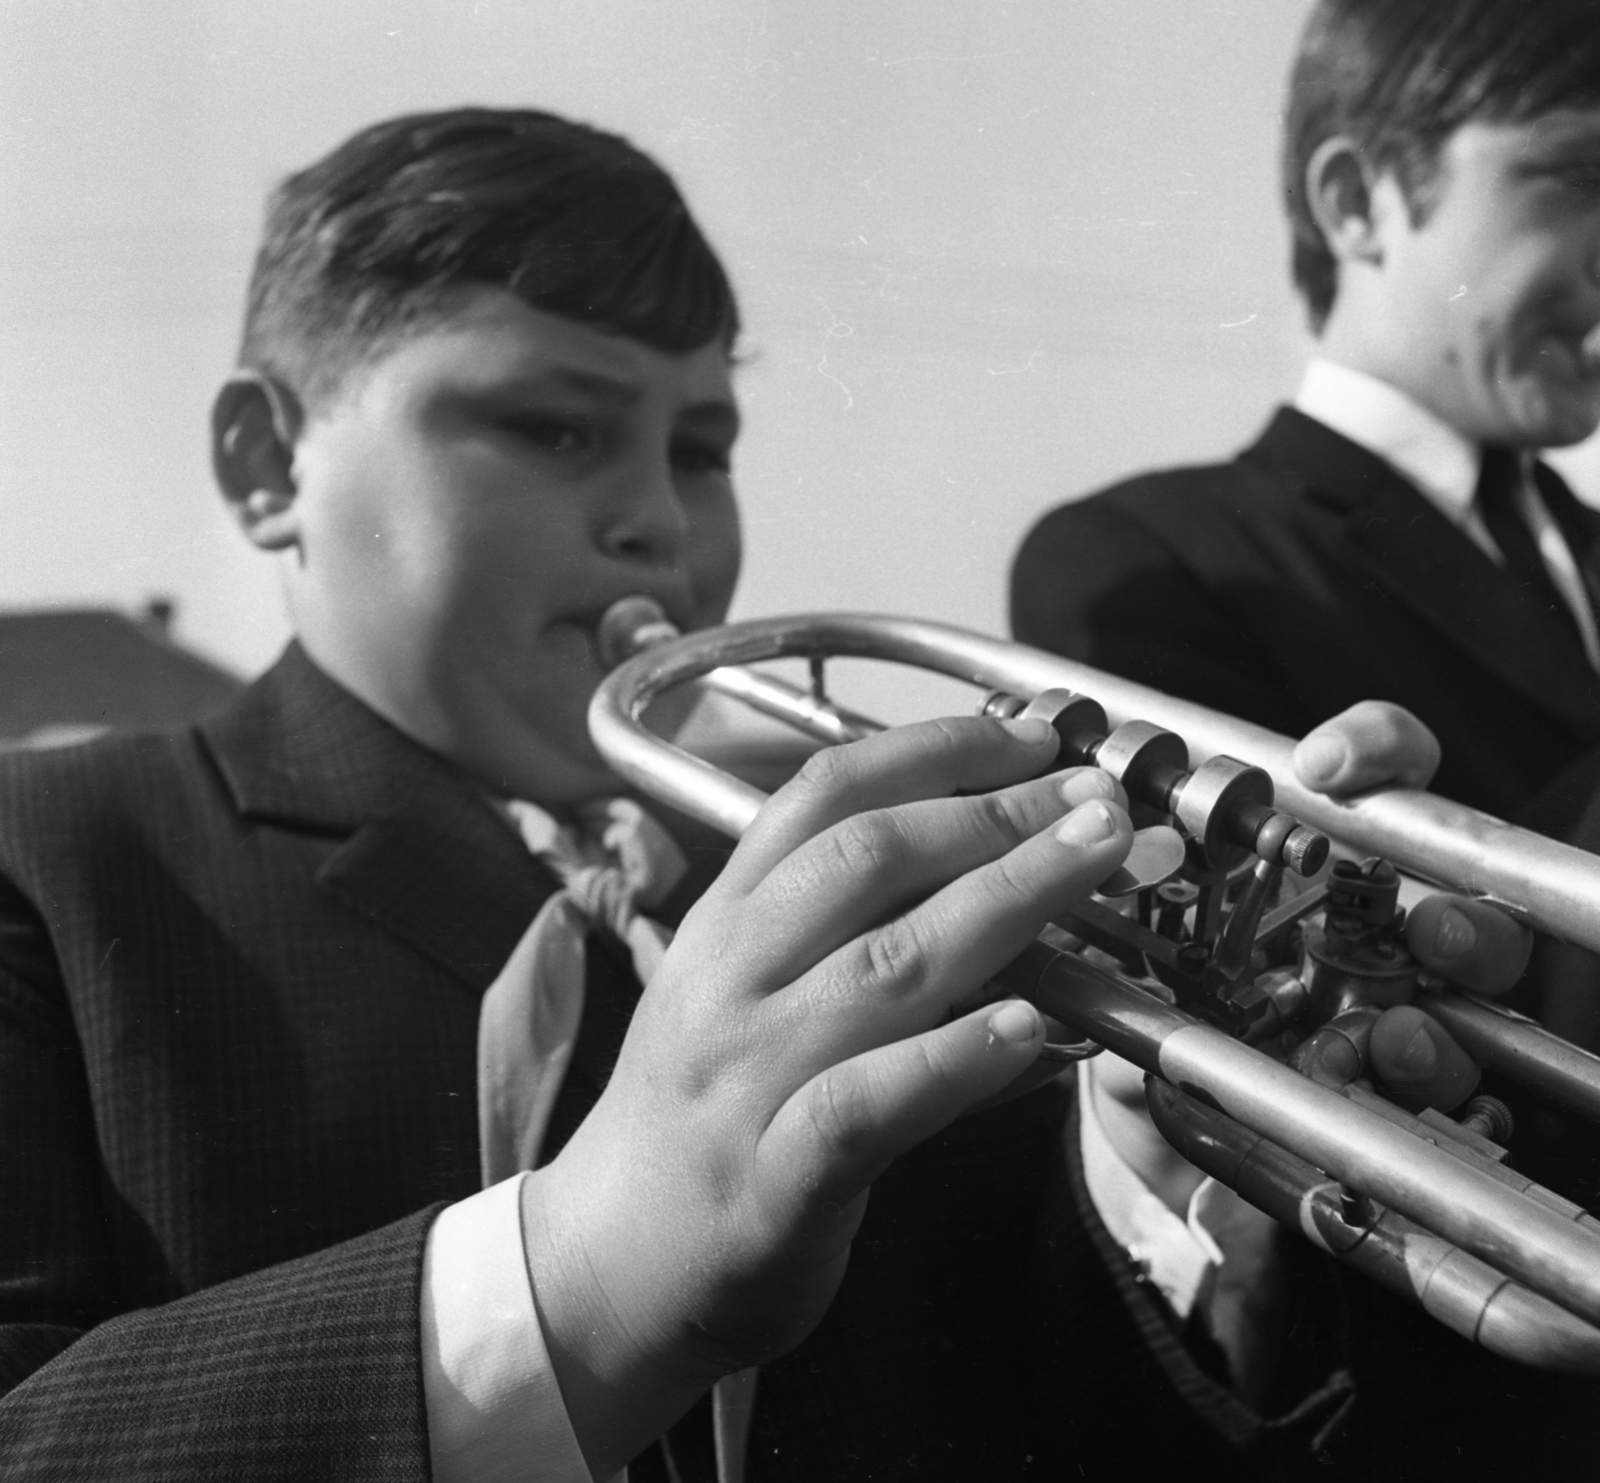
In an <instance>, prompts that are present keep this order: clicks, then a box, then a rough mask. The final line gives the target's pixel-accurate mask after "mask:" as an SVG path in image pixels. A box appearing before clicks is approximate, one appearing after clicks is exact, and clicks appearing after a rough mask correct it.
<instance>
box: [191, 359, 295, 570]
mask: <svg viewBox="0 0 1600 1483" xmlns="http://www.w3.org/2000/svg"><path fill="white" fill-rule="evenodd" d="M304 418H305V414H304V412H303V411H302V409H301V406H300V400H299V398H298V397H296V396H295V394H294V393H293V392H292V391H290V390H289V389H288V387H286V386H284V385H283V384H282V382H279V381H275V380H273V379H272V377H270V376H264V375H262V374H261V373H260V372H258V371H239V372H237V373H236V374H235V375H233V376H230V377H229V378H228V380H227V381H225V382H224V383H223V386H222V389H221V390H220V391H219V392H218V393H217V399H216V402H215V403H214V404H213V405H212V408H211V471H212V473H213V474H214V475H215V476H216V480H217V486H218V488H220V489H221V490H222V497H223V499H225V500H226V501H227V502H228V507H229V508H230V509H231V510H232V511H233V515H234V519H236V520H237V521H238V522H239V525H240V527H241V528H242V529H243V531H244V533H245V536H246V537H247V538H248V539H249V540H250V542H251V543H252V544H253V545H255V546H258V547H260V548H261V549H262V550H263V551H282V550H285V549H287V548H288V547H290V546H293V545H294V544H295V543H296V542H297V541H298V540H299V536H300V526H299V518H298V514H297V511H296V509H295V482H294V445H295V442H296V440H297V439H298V438H299V436H300V428H301V425H302V424H303V422H304Z"/></svg>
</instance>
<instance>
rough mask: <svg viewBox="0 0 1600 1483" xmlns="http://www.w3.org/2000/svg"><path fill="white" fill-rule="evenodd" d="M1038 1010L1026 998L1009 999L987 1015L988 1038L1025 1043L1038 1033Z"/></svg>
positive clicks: (1017, 1043) (1018, 1043)
mask: <svg viewBox="0 0 1600 1483" xmlns="http://www.w3.org/2000/svg"><path fill="white" fill-rule="evenodd" d="M1040 1023H1041V1022H1040V1019H1039V1011H1038V1010H1037V1009H1035V1008H1034V1007H1033V1006H1032V1005H1031V1004H1029V1003H1028V1001H1027V1000H1026V999H1010V1000H1007V1001H1006V1003H1004V1004H1002V1005H1001V1006H1000V1007H999V1008H998V1009H997V1010H995V1012H994V1013H993V1014H991V1015H990V1016H989V1038H990V1040H991V1041H994V1040H1008V1041H1010V1042H1011V1043H1012V1044H1013V1045H1025V1044H1026V1043H1027V1042H1028V1041H1030V1040H1032V1039H1033V1038H1034V1036H1035V1035H1037V1034H1038V1033H1039V1029H1040Z"/></svg>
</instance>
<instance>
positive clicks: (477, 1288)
mask: <svg viewBox="0 0 1600 1483" xmlns="http://www.w3.org/2000/svg"><path fill="white" fill-rule="evenodd" d="M532 1177H534V1176H532V1175H530V1174H518V1175H516V1176H514V1177H513V1178H511V1179H506V1180H503V1181H501V1183H499V1184H496V1185H491V1186H490V1187H489V1188H488V1189H486V1190H484V1191H483V1192H482V1193H481V1194H476V1195H473V1196H472V1197H471V1198H470V1199H467V1200H462V1201H461V1202H460V1203H458V1204H455V1205H451V1206H449V1207H448V1208H447V1209H446V1210H444V1211H443V1212H442V1213H441V1214H440V1216H439V1218H438V1220H436V1221H435V1222H434V1223H433V1228H432V1230H431V1231H429V1233H428V1244H427V1248H426V1250H425V1251H424V1253H423V1258H422V1312H421V1317H422V1390H423V1397H424V1400H425V1401H426V1404H427V1411H428V1449H429V1451H430V1453H431V1454H432V1458H433V1476H434V1480H435V1483H525V1480H533V1479H537V1480H539V1483H593V1479H592V1478H591V1477H590V1474H589V1469H588V1467H587V1465H586V1464H585V1463H584V1460H583V1452H582V1450H581V1449H580V1448H579V1446H578V1439H577V1438H576V1437H575V1436H574V1435H573V1431H572V1423H571V1422H570V1421H569V1420H568V1417H567V1408H566V1405H565V1403H564V1402H563V1401H562V1399H561V1389H560V1387H559V1386H558V1385H557V1383H556V1376H555V1371H554V1369H553V1368H552V1367H551V1364H550V1354H549V1351H548V1350H547V1349H546V1348H545V1341H544V1333H543V1331H542V1330H541V1328H540V1326H539V1314H538V1310H537V1309H536V1308H535V1307H534V1302H533V1285H532V1283H531V1281H530V1279H529V1276H528V1264H527V1259H526V1257H525V1255H524V1247H523V1240H522V1181H523V1180H524V1179H529V1178H532Z"/></svg>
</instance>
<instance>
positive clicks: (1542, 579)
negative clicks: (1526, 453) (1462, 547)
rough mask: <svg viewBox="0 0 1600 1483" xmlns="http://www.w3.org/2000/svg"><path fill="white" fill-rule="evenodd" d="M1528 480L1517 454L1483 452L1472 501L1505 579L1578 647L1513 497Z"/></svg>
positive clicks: (1569, 620) (1568, 617)
mask: <svg viewBox="0 0 1600 1483" xmlns="http://www.w3.org/2000/svg"><path fill="white" fill-rule="evenodd" d="M1527 477H1528V474H1527V468H1526V465H1525V464H1524V462H1523V456H1522V454H1520V453H1517V452H1513V451H1512V450H1511V449H1509V448H1485V449H1484V450H1483V465H1482V467H1481V468H1480V469H1479V471H1478V488H1477V491H1476V494H1475V495H1474V498H1475V500H1476V503H1477V509H1478V513H1479V514H1480V515H1482V517H1483V523H1484V526H1485V527H1486V528H1487V529H1488V532H1489V534H1490V535H1491V536H1493V537H1494V543H1495V545H1496V546H1498V547H1499V548H1500V554H1501V555H1502V556H1504V557H1505V559H1506V575H1507V576H1509V577H1510V578H1511V580H1512V581H1513V582H1514V583H1515V584H1516V585H1517V586H1518V587H1520V588H1522V590H1523V591H1524V592H1526V593H1527V595H1528V596H1529V597H1531V598H1532V599H1533V600H1534V601H1535V602H1536V603H1538V605H1539V606H1540V607H1542V608H1546V609H1548V610H1549V612H1550V613H1551V615H1552V616H1553V617H1554V618H1555V620H1556V621H1557V622H1558V623H1560V624H1561V626H1562V627H1563V628H1564V629H1566V631H1567V632H1568V633H1570V634H1571V635H1572V636H1573V637H1574V638H1575V639H1577V640H1578V642H1579V643H1580V644H1581V643H1582V639H1581V638H1580V637H1579V634H1578V623H1577V620H1576V619H1575V618H1574V617H1573V616H1572V609H1571V608H1569V607H1568V606H1567V603H1566V600H1565V599H1564V598H1563V597H1562V596H1561V593H1560V592H1559V591H1558V590H1557V588H1556V585H1555V583H1554V582H1553V581H1551V579H1550V570H1549V568H1548V567H1546V566H1545V564H1544V557H1543V556H1541V555H1540V554H1539V547H1538V544H1537V543H1536V542H1535V540H1534V538H1533V532H1532V531H1531V530H1529V529H1528V523H1527V521H1526V520H1524V519H1523V517H1522V511H1521V510H1520V509H1519V508H1518V504H1517V493H1518V491H1519V490H1520V489H1521V487H1522V484H1523V481H1524V480H1525V479H1526V478H1527Z"/></svg>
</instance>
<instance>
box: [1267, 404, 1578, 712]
mask: <svg viewBox="0 0 1600 1483" xmlns="http://www.w3.org/2000/svg"><path fill="white" fill-rule="evenodd" d="M1242 458H1243V461H1244V462H1246V463H1249V464H1252V465H1254V466H1255V467H1257V468H1261V469H1264V470H1266V471H1268V472H1269V473H1271V474H1273V475H1274V476H1275V477H1276V478H1278V479H1280V480H1284V481H1286V482H1289V483H1291V484H1293V485H1295V486H1297V487H1298V488H1299V489H1300V491H1301V493H1303V494H1304V495H1305V496H1307V497H1308V498H1310V499H1313V500H1316V501H1317V502H1319V503H1321V504H1323V505H1324V506H1327V507H1329V508H1331V509H1333V510H1335V511H1337V512H1339V513H1340V514H1341V515H1342V516H1343V520H1344V532H1345V535H1346V537H1347V539H1348V540H1349V542H1350V544H1351V546H1352V547H1354V548H1355V551H1356V552H1357V553H1358V555H1359V558H1360V560H1361V562H1362V564H1363V565H1364V566H1365V567H1366V568H1367V570H1369V571H1370V572H1371V574H1372V576H1373V577H1374V579H1375V580H1376V581H1377V582H1378V583H1380V584H1381V585H1382V586H1383V588H1384V589H1385V590H1386V591H1387V592H1388V593H1389V594H1390V595H1391V596H1392V597H1394V598H1395V599H1396V600H1397V601H1398V602H1400V603H1402V604H1403V605H1404V606H1405V607H1407V608H1408V609H1409V610H1410V611H1412V612H1413V613H1415V614H1416V615H1417V616H1418V617H1420V618H1421V619H1422V620H1423V621H1424V622H1426V623H1428V624H1429V625H1430V626H1431V627H1433V628H1434V629H1435V630H1436V631H1437V632H1438V633H1440V634H1441V635H1442V636H1443V637H1444V638H1446V639H1448V640H1449V641H1450V642H1451V643H1453V644H1456V645H1457V646H1459V647H1460V648H1462V649H1465V650H1466V651H1467V652H1468V653H1469V654H1471V655H1472V656H1473V658H1474V659H1476V660H1477V662H1478V663H1479V664H1481V665H1483V667H1484V668H1485V669H1487V670H1489V671H1491V672H1492V673H1493V674H1494V675H1496V676H1497V677H1498V678H1499V679H1500V680H1502V681H1503V682H1504V683H1505V684H1507V685H1509V686H1510V687H1511V688H1512V689H1514V690H1516V691H1517V692H1518V693H1519V694H1521V695H1523V696H1526V697H1527V699H1528V700H1530V701H1532V702H1533V703H1534V704H1536V705H1538V706H1540V707H1541V708H1542V709H1544V710H1546V711H1549V712H1551V713H1552V714H1554V715H1557V716H1561V717H1563V718H1564V719H1566V720H1568V721H1571V722H1575V723H1577V724H1578V725H1579V726H1581V727H1583V728H1584V729H1586V730H1588V731H1596V730H1600V676H1597V675H1596V674H1595V672H1594V671H1593V670H1592V669H1590V668H1589V664H1588V662H1587V660H1586V659H1585V658H1584V654H1583V650H1582V648H1581V646H1580V645H1579V644H1578V641H1577V638H1576V636H1575V635H1574V634H1573V633H1572V632H1570V631H1569V628H1568V625H1567V624H1566V622H1565V621H1564V620H1563V619H1562V618H1560V617H1559V616H1557V615H1555V614H1553V613H1551V612H1550V611H1549V610H1548V609H1546V608H1545V607H1543V606H1542V605H1541V604H1540V603H1539V602H1538V601H1537V600H1536V599H1535V598H1533V597H1531V596H1529V594H1528V593H1527V592H1526V591H1525V590H1524V589H1523V588H1522V587H1520V586H1519V585H1518V584H1517V583H1516V582H1515V581H1514V580H1512V579H1511V578H1510V577H1509V576H1507V574H1506V573H1505V572H1504V571H1503V570H1502V569H1501V568H1500V567H1499V566H1497V565H1496V564H1495V562H1494V561H1492V560H1491V559H1490V558H1489V557H1488V556H1486V555H1485V554H1484V553H1483V552H1482V551H1481V550H1479V549H1478V547H1477V545H1476V544H1475V543H1474V542H1473V541H1472V540H1471V539H1470V538H1469V537H1468V536H1467V535H1466V534H1465V533H1463V532H1462V531H1460V530H1458V529H1457V528H1456V527H1455V526H1454V525H1453V524H1451V522H1450V521H1449V520H1447V519H1446V518H1445V517H1444V516H1443V515H1442V514H1440V513H1439V511H1438V510H1436V509H1435V508H1434V507H1433V505H1432V504H1430V503H1429V501H1428V500H1427V499H1425V498H1424V497H1423V496H1422V495H1421V494H1420V493H1419V492H1418V491H1417V490H1416V489H1415V488H1414V487H1413V486H1412V485H1411V483H1410V482H1409V481H1408V480H1406V479H1404V478H1403V477H1402V476H1401V475H1400V474H1399V473H1397V472H1396V471H1395V470H1394V469H1393V468H1392V467H1391V466H1390V465H1389V464H1387V463H1385V462H1384V461H1383V460H1382V459H1381V458H1379V457H1377V456H1376V455H1375V454H1372V453H1369V452H1368V451H1367V450H1366V449H1365V448H1362V447H1360V446H1359V445H1357V444H1355V443H1353V442H1351V441H1350V440H1349V439H1348V438H1345V437H1343V436H1341V435H1340V434H1339V433H1336V432H1334V431H1333V430H1332V429H1331V428H1328V427H1325V426H1324V425H1323V424H1322V423H1320V422H1317V421H1315V420H1314V419H1312V418H1309V417H1307V416H1305V415H1304V414H1303V413H1300V412H1297V411H1295V410H1294V409H1293V408H1287V407H1285V408H1281V409H1280V410H1279V412H1278V414H1277V416H1276V417H1275V418H1274V419H1273V421H1272V423H1271V424H1270V425H1269V426H1268V428H1267V430H1266V432H1265V434H1263V436H1262V438H1261V440H1260V442H1258V443H1257V444H1256V445H1255V446H1254V447H1253V448H1251V449H1249V450H1248V451H1247V452H1246V453H1244V454H1243V455H1242ZM1541 487H1542V475H1541ZM1569 498H1570V495H1569ZM1574 503H1575V501H1574ZM1557 518H1560V517H1559V516H1558V517H1557ZM1592 536H1593V539H1592V540H1591V541H1589V542H1588V543H1586V549H1585V550H1584V551H1582V552H1578V551H1574V555H1576V556H1577V557H1578V559H1579V560H1580V562H1582V563H1583V564H1584V567H1585V576H1586V580H1589V579H1590V578H1591V575H1592V573H1593V571H1594V567H1593V561H1594V559H1595V557H1596V555H1600V521H1596V522H1594V530H1593V532H1592Z"/></svg>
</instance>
